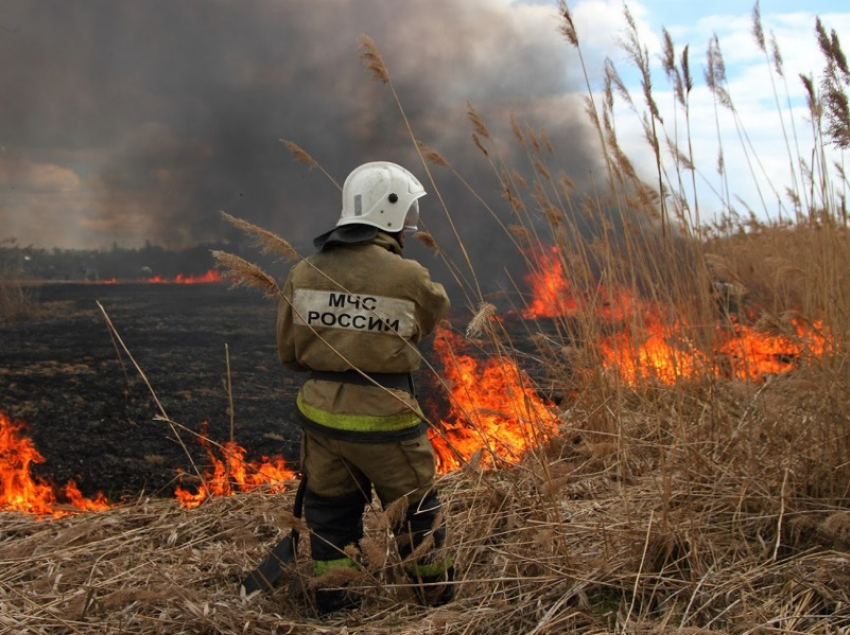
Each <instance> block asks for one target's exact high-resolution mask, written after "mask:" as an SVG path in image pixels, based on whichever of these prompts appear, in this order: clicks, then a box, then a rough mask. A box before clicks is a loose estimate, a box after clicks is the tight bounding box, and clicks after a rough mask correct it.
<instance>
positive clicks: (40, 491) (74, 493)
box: [0, 412, 110, 517]
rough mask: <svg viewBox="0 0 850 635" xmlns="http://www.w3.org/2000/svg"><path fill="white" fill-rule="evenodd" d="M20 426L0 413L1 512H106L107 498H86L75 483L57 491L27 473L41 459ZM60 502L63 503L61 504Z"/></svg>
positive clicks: (102, 496)
mask: <svg viewBox="0 0 850 635" xmlns="http://www.w3.org/2000/svg"><path fill="white" fill-rule="evenodd" d="M22 428H23V425H22V424H20V423H18V422H13V421H11V420H10V419H9V418H8V417H7V416H6V415H5V414H3V413H2V412H0V511H17V512H24V513H27V514H38V515H40V516H48V515H49V516H54V517H57V516H64V515H67V514H70V513H75V512H82V511H102V510H104V509H109V507H110V505H109V503H108V502H107V500H106V497H105V496H104V495H103V494H101V493H98V494H97V496H95V498H94V499H88V498H85V497H84V496H83V495H82V494H81V493H80V490H79V488H78V487H77V485H76V483H74V481H68V484H67V485H66V486H65V487H64V488H62V489H60V490H58V493H57V490H56V489H55V488H54V486H53V485H51V484H50V483H48V482H46V481H44V480H42V479H40V478H38V477H33V476H32V475H31V474H30V466H31V465H32V464H33V463H43V462H44V457H43V456H41V454H40V453H39V452H38V450H36V449H35V446H34V445H33V442H32V441H31V440H30V439H28V438H27V437H26V436H24V435H23V434H22ZM60 499H64V501H65V502H62V503H60V502H59V501H60Z"/></svg>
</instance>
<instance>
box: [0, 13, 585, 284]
mask: <svg viewBox="0 0 850 635" xmlns="http://www.w3.org/2000/svg"><path fill="white" fill-rule="evenodd" d="M557 26H558V23H557V19H556V15H555V8H554V3H553V5H552V6H547V7H541V6H537V7H534V8H531V7H528V6H523V5H513V4H511V3H510V2H508V0H431V1H429V2H400V1H398V0H357V1H348V0H250V1H237V0H181V1H179V2H176V1H174V0H144V1H139V0H85V1H80V2H68V1H67V0H39V1H38V2H33V1H31V0H5V1H4V2H3V3H2V13H0V27H2V28H0V56H2V58H0V59H2V60H3V63H2V64H1V65H0V91H2V106H0V108H2V111H0V113H2V114H1V115H0V148H2V149H0V223H2V230H0V234H2V235H0V237H2V236H14V237H16V238H18V239H19V242H21V243H23V244H28V243H33V244H35V245H37V246H44V247H53V246H61V247H65V248H68V247H87V248H96V247H109V246H111V245H113V244H118V245H121V246H130V247H132V246H138V245H141V244H144V243H145V242H146V241H148V242H150V243H152V244H155V245H162V246H165V247H167V248H172V249H177V248H184V247H188V246H192V245H196V244H199V243H204V242H211V241H217V240H221V239H222V238H224V237H228V236H230V237H231V238H235V235H234V234H233V231H232V229H230V228H228V227H227V226H226V225H225V224H224V223H223V222H222V221H221V218H220V216H219V214H218V212H219V210H225V211H227V212H229V213H230V214H233V215H235V216H240V217H242V218H245V219H246V220H249V221H251V222H253V223H256V224H258V225H261V226H263V227H265V228H267V229H270V230H272V231H275V232H277V233H279V234H281V235H282V236H284V237H285V238H287V239H288V240H290V241H291V242H292V243H293V245H294V246H295V247H296V248H297V249H299V250H300V251H302V252H303V253H309V252H310V251H311V247H310V240H311V238H312V237H313V236H314V235H316V234H318V233H321V232H322V231H324V230H325V229H327V228H329V227H330V226H331V225H332V224H333V222H335V219H336V217H337V214H338V211H339V192H338V190H337V189H336V187H335V186H334V185H333V184H332V183H331V182H330V181H329V180H328V179H327V178H326V177H325V176H324V175H322V173H321V172H320V171H319V170H315V169H314V170H308V169H307V168H306V167H305V166H303V165H300V164H297V163H295V162H294V161H293V158H292V156H291V155H290V153H289V152H288V151H287V150H286V149H285V148H284V147H282V145H281V144H280V143H279V141H278V140H279V139H281V138H282V139H287V140H291V141H293V142H295V143H297V144H298V145H299V146H301V147H302V148H303V149H305V150H306V151H307V152H308V153H309V154H310V155H312V156H313V157H314V158H315V159H316V160H317V161H318V162H319V163H320V164H321V165H322V167H323V168H324V169H325V170H326V171H327V172H328V173H330V174H331V175H332V176H333V177H334V178H335V179H336V180H337V181H338V182H339V183H340V184H341V183H342V181H343V180H344V179H345V176H346V175H347V174H348V172H349V171H350V170H351V169H352V168H354V167H355V166H356V165H358V164H359V163H362V162H364V161H368V160H376V159H388V160H393V161H397V162H399V163H402V164H405V165H407V166H408V167H410V168H411V169H412V171H413V172H414V173H416V174H417V175H419V176H420V178H421V179H422V180H423V182H426V179H425V174H424V170H423V169H422V166H421V165H420V164H419V163H418V159H417V157H416V154H415V152H414V150H413V145H412V144H411V142H410V138H409V135H408V133H407V130H406V127H405V125H404V121H403V119H402V117H401V116H400V113H399V110H398V108H397V106H396V104H395V102H394V101H393V99H392V94H391V92H390V90H389V88H388V87H386V86H383V85H380V84H379V83H377V82H375V81H373V79H372V77H371V75H370V74H369V73H368V72H367V71H366V70H364V68H363V64H362V61H361V59H360V57H359V52H358V47H357V38H358V36H360V35H361V34H367V35H369V36H370V37H372V38H373V39H374V40H375V42H376V43H377V45H378V47H379V48H380V50H381V53H382V55H383V57H384V60H385V61H386V64H387V66H388V69H389V72H390V75H391V77H392V79H393V83H394V85H395V88H396V90H397V92H398V95H399V97H400V99H401V101H402V105H403V107H404V109H405V112H406V114H407V116H408V118H409V120H410V123H411V125H412V127H413V130H414V131H415V133H416V135H417V137H418V138H420V139H422V140H423V141H424V142H426V143H427V144H428V145H429V146H431V147H433V148H435V149H436V150H438V151H439V152H440V153H441V154H442V155H443V156H445V157H446V158H447V159H448V160H449V161H450V162H451V163H452V165H453V166H454V167H455V168H456V169H457V170H458V171H459V172H461V173H462V174H463V175H464V176H465V178H467V179H468V180H469V181H470V182H471V183H472V184H473V185H474V186H475V188H476V191H478V193H479V194H481V195H482V196H484V197H486V198H487V199H488V200H489V201H490V202H491V203H492V204H493V205H494V206H497V207H498V208H499V209H503V210H504V209H505V205H504V204H503V203H501V202H500V198H499V194H500V193H499V192H498V187H497V181H496V179H495V178H494V177H493V176H492V174H491V172H490V167H489V165H488V164H487V162H486V161H485V159H484V157H483V156H482V155H481V153H480V152H479V151H478V149H476V148H475V146H474V144H473V143H472V142H471V140H470V133H471V129H470V127H469V125H468V122H467V121H466V103H467V102H471V103H472V104H473V105H474V106H475V107H476V109H477V110H478V111H479V112H480V113H481V114H482V115H483V116H484V117H485V118H486V120H487V122H488V125H490V126H491V131H492V132H493V133H494V135H496V136H499V138H500V140H501V142H502V143H503V147H502V150H503V151H504V152H506V153H507V155H508V156H509V155H510V154H511V152H516V151H515V150H513V151H512V150H510V147H513V146H515V144H514V143H513V137H512V135H511V133H510V126H509V115H510V113H515V115H516V116H517V118H518V119H519V120H520V121H527V122H528V123H530V124H531V125H533V126H534V127H535V128H541V129H544V130H546V132H547V134H548V135H549V136H550V138H552V140H553V141H554V142H555V145H556V146H557V147H558V149H559V162H560V163H561V165H562V166H563V167H564V168H565V169H567V170H568V171H569V172H570V174H571V176H572V177H573V179H574V180H577V181H580V180H581V179H582V175H583V174H586V173H587V172H589V170H590V169H591V166H592V165H593V164H594V163H595V161H594V159H593V154H592V153H591V152H590V151H589V150H587V146H590V147H592V145H591V144H589V143H588V144H586V143H585V138H586V137H587V133H586V126H585V115H584V114H583V113H582V112H581V111H580V108H579V107H578V106H573V107H568V106H566V105H565V104H566V103H568V102H567V101H566V100H564V99H561V97H562V96H563V95H564V94H565V93H567V92H568V91H569V90H570V88H571V84H572V83H576V81H575V79H574V77H573V76H574V75H575V74H576V72H577V64H576V63H575V62H572V63H570V59H571V55H572V50H571V49H570V48H569V46H568V45H567V44H566V43H565V42H564V41H563V40H562V39H561V38H560V36H559V35H558V34H557ZM509 158H510V156H509ZM516 161H517V165H518V166H519V167H521V166H522V164H523V158H522V157H521V156H517V157H516ZM433 169H434V174H435V175H436V177H437V179H438V185H439V188H440V191H441V193H442V195H443V198H444V199H445V200H446V203H447V205H448V207H449V209H450V211H451V213H452V217H453V218H454V219H455V221H456V222H457V223H458V225H459V227H460V229H461V231H462V233H463V236H464V240H465V241H467V244H468V246H470V248H471V249H472V251H473V252H475V253H476V254H478V255H479V257H480V258H481V259H482V262H483V263H484V265H483V267H484V268H483V270H485V271H492V272H494V273H495V274H498V272H499V271H501V269H502V261H503V259H504V258H505V257H506V256H504V255H502V256H500V255H499V254H500V253H501V254H505V251H506V250H507V249H508V248H507V247H505V250H500V248H499V245H500V244H502V243H504V244H505V245H507V241H506V240H505V238H504V237H503V236H502V235H501V230H497V229H496V227H495V224H493V223H492V221H491V220H489V215H488V214H487V213H486V212H485V211H484V210H483V209H482V208H481V205H480V204H479V203H477V202H476V201H475V200H474V198H473V197H471V196H469V195H468V194H466V193H465V192H464V190H463V188H461V187H460V186H459V185H458V184H457V182H456V180H455V179H453V178H452V177H451V176H450V175H449V173H448V172H447V171H446V170H445V169H442V168H433ZM429 189H430V188H429ZM423 213H424V219H425V222H426V224H427V227H428V229H429V230H430V231H431V232H432V233H433V234H434V235H435V237H436V238H437V240H438V242H439V243H440V244H441V245H442V246H443V248H444V249H445V250H446V251H447V252H452V250H453V249H455V248H456V243H455V242H454V240H453V239H452V238H451V233H450V232H449V231H448V229H447V228H446V226H445V225H446V223H445V217H444V214H443V212H442V211H441V210H440V209H439V207H438V205H437V199H436V196H434V195H433V193H432V194H431V195H430V196H428V197H427V198H426V199H425V200H424V201H423ZM477 245H486V247H487V249H486V250H483V249H482V250H479V249H477V248H476V246H477ZM455 259H456V260H459V258H455Z"/></svg>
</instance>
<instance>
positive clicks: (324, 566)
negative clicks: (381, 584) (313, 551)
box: [313, 558, 357, 575]
mask: <svg viewBox="0 0 850 635" xmlns="http://www.w3.org/2000/svg"><path fill="white" fill-rule="evenodd" d="M356 566H357V563H356V562H354V560H352V559H351V558H337V559H336V560H313V575H324V574H326V573H327V572H328V571H330V570H331V569H333V568H334V567H348V568H352V567H356Z"/></svg>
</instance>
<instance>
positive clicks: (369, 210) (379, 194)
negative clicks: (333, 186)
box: [336, 161, 425, 234]
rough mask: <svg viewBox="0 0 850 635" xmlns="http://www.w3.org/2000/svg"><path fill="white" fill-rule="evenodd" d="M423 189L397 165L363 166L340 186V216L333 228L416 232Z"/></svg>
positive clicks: (382, 162)
mask: <svg viewBox="0 0 850 635" xmlns="http://www.w3.org/2000/svg"><path fill="white" fill-rule="evenodd" d="M423 196H425V188H423V187H422V184H421V183H420V182H419V180H418V179H417V178H416V177H415V176H413V175H412V174H411V173H410V172H408V171H407V170H405V169H404V168H403V167H401V166H400V165H396V164H395V163H390V162H388V161H373V162H371V163H364V164H363V165H361V166H360V167H358V168H355V170H354V171H353V172H352V173H351V174H349V175H348V178H347V179H345V184H344V185H343V186H342V214H341V215H340V218H339V221H338V222H337V224H336V226H337V227H340V226H341V225H353V224H360V225H371V226H372V227H377V228H378V229H382V230H384V231H385V232H388V233H391V234H392V233H395V232H399V231H402V230H406V231H416V229H417V226H416V225H417V223H418V222H419V199H420V198H421V197H423Z"/></svg>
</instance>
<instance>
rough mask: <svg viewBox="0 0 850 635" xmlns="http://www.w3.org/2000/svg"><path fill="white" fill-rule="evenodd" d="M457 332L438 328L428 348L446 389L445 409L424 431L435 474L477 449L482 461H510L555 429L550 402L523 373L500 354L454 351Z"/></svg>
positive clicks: (457, 345)
mask: <svg viewBox="0 0 850 635" xmlns="http://www.w3.org/2000/svg"><path fill="white" fill-rule="evenodd" d="M464 346H465V345H464V342H463V340H462V338H461V337H460V336H459V335H455V334H453V333H451V332H449V331H447V330H445V329H442V328H438V329H437V331H436V333H435V339H434V351H435V353H436V354H437V357H438V358H439V360H440V363H441V365H442V366H443V371H442V372H441V373H440V375H441V376H442V377H443V379H444V380H445V382H446V384H447V385H448V386H449V388H450V390H451V398H450V406H449V408H450V411H449V416H448V417H447V418H446V419H443V420H441V421H440V426H439V429H435V428H430V429H429V436H430V437H431V442H432V444H433V445H434V451H435V454H436V456H437V469H438V471H439V472H440V473H441V474H445V473H446V472H450V471H452V470H456V469H458V468H460V467H461V465H462V464H463V463H464V462H466V461H469V460H470V459H472V457H473V455H476V453H481V461H482V462H483V464H484V465H493V464H495V463H496V462H497V461H507V462H512V463H513V462H516V461H517V460H518V459H519V458H520V457H521V456H522V454H523V453H524V452H526V451H527V450H528V449H530V448H532V447H535V446H538V445H540V444H541V443H543V442H545V441H546V440H547V439H549V438H551V436H552V435H553V434H554V433H555V432H556V430H557V418H556V416H555V415H554V413H552V411H551V410H550V405H549V404H547V403H546V402H545V401H543V400H542V399H541V398H540V397H538V396H537V394H536V393H535V391H534V389H533V388H532V385H531V382H530V380H529V378H528V377H527V376H526V375H525V373H523V372H522V370H521V369H520V368H519V367H518V366H517V365H516V364H515V363H513V362H512V361H510V360H508V359H506V358H490V359H482V360H479V359H476V358H475V357H473V356H471V355H467V354H462V353H460V351H462V350H463V349H464Z"/></svg>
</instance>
